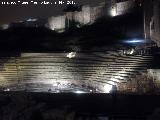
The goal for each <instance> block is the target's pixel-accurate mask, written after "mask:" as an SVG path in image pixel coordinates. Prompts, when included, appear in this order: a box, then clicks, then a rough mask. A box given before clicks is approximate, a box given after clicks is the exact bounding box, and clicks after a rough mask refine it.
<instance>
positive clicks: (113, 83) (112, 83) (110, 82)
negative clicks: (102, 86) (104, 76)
mask: <svg viewBox="0 0 160 120" xmlns="http://www.w3.org/2000/svg"><path fill="white" fill-rule="evenodd" d="M108 84H110V85H116V83H115V82H113V81H109V82H108Z"/></svg>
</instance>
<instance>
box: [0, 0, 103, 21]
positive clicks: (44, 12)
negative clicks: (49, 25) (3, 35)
mask: <svg viewBox="0 0 160 120" xmlns="http://www.w3.org/2000/svg"><path fill="white" fill-rule="evenodd" d="M4 1H13V0H4ZM14 1H18V0H14ZM23 1H24V0H23ZM25 1H29V0H25ZM37 1H38V0H37ZM50 1H51V0H50ZM52 1H55V0H52ZM74 1H75V2H76V3H77V5H83V4H89V5H96V4H97V3H100V2H102V1H104V0H74ZM0 2H2V1H0ZM65 6H66V5H36V6H35V5H19V6H18V5H12V6H11V5H2V4H0V24H4V23H9V22H13V21H20V20H24V19H27V18H30V17H32V18H35V17H38V18H47V17H49V16H52V15H59V14H62V10H63V9H64V8H65Z"/></svg>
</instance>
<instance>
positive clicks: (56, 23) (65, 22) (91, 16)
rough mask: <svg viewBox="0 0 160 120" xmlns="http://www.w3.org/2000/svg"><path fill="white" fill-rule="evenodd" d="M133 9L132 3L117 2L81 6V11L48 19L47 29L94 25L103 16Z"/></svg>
mask: <svg viewBox="0 0 160 120" xmlns="http://www.w3.org/2000/svg"><path fill="white" fill-rule="evenodd" d="M133 7H134V1H133V0H129V1H125V2H117V1H116V0H111V1H106V2H104V3H100V4H99V5H97V6H94V7H91V6H89V5H84V6H82V10H81V11H74V12H66V13H65V14H64V15H63V16H58V17H50V18H49V19H48V27H49V28H50V29H51V30H58V29H65V28H66V27H68V28H69V27H72V25H73V24H72V23H73V22H75V23H79V24H80V25H87V24H92V23H94V22H95V21H96V20H97V19H98V18H101V17H103V16H110V17H114V16H117V15H123V14H125V13H127V12H129V11H130V10H131V9H132V8H133Z"/></svg>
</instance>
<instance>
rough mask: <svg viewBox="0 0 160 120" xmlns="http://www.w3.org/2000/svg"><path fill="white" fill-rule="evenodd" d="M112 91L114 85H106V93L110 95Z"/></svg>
mask: <svg viewBox="0 0 160 120" xmlns="http://www.w3.org/2000/svg"><path fill="white" fill-rule="evenodd" d="M111 90H112V85H109V84H106V85H105V86H104V92H105V93H110V91H111Z"/></svg>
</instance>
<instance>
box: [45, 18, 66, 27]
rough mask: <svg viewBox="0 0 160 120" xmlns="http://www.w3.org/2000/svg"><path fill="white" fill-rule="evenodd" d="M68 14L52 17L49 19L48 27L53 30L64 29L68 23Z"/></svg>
mask: <svg viewBox="0 0 160 120" xmlns="http://www.w3.org/2000/svg"><path fill="white" fill-rule="evenodd" d="M65 20H66V16H64V15H63V16H57V17H50V18H49V19H48V27H49V28H50V29H51V30H62V29H65V27H66V24H65Z"/></svg>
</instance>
